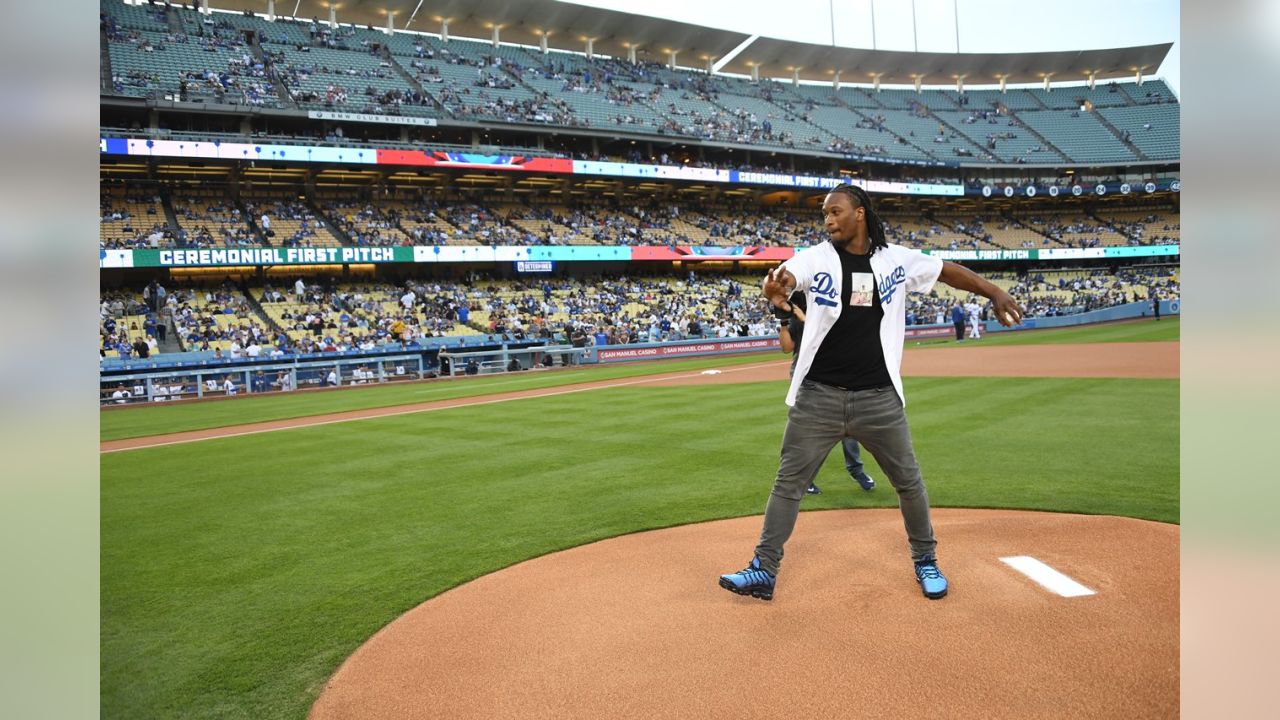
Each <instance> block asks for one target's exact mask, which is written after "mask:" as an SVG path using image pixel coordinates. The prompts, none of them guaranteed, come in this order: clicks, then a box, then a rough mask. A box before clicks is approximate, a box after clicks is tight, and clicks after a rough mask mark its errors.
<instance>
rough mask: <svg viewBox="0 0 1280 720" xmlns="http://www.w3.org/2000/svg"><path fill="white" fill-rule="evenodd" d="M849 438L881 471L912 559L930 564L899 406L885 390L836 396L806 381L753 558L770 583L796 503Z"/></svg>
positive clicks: (917, 478) (790, 417)
mask: <svg viewBox="0 0 1280 720" xmlns="http://www.w3.org/2000/svg"><path fill="white" fill-rule="evenodd" d="M847 437H852V438H856V439H857V440H858V442H860V443H862V446H863V447H864V448H866V449H867V450H868V451H869V452H870V453H871V455H872V457H874V458H875V459H876V462H877V463H879V464H880V469H882V470H884V472H885V475H887V476H888V477H889V482H890V483H892V484H893V489H894V490H896V491H897V493H898V508H899V509H900V510H901V511H902V521H903V524H904V525H906V528H907V540H908V541H909V542H910V544H911V558H912V559H913V560H919V559H921V558H924V557H932V556H934V553H935V549H936V547H937V544H938V543H937V541H936V540H935V539H934V537H933V524H932V523H931V522H930V521H929V493H928V492H927V491H926V490H925V487H924V478H923V477H922V476H921V475H920V465H919V464H918V463H917V462H916V453H915V450H914V449H913V448H912V446H911V430H910V428H908V427H907V416H906V413H904V412H903V410H902V401H901V400H899V399H898V394H897V393H896V392H895V391H894V389H893V387H892V386H889V387H883V388H876V389H874V390H856V391H849V390H841V389H839V388H834V387H831V386H829V385H823V384H821V383H816V382H813V381H810V380H805V381H804V382H803V383H801V384H800V391H799V393H798V394H797V395H796V404H795V405H794V406H793V407H792V408H791V410H790V412H789V413H788V414H787V430H786V432H785V433H784V434H783V436H782V461H781V463H780V464H779V466H778V477H777V479H776V480H775V481H774V483H773V492H772V493H771V494H770V495H769V503H768V505H767V506H766V507H765V511H764V530H762V531H761V533H760V544H759V545H757V546H756V557H758V558H760V565H761V566H763V567H764V569H765V570H768V571H769V572H771V573H774V574H775V575H776V574H777V572H778V567H779V566H780V565H781V564H782V546H783V545H784V544H786V542H787V539H788V538H790V537H791V531H792V530H794V529H795V526H796V516H797V515H799V513H800V499H801V498H802V497H804V491H805V489H806V488H808V487H809V483H810V482H812V481H813V479H814V477H816V476H817V474H818V469H819V468H821V467H822V463H823V461H824V460H826V459H827V454H828V453H830V452H831V448H832V447H834V446H835V444H836V443H838V442H840V441H841V440H843V439H844V438H847Z"/></svg>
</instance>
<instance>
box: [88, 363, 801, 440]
mask: <svg viewBox="0 0 1280 720" xmlns="http://www.w3.org/2000/svg"><path fill="white" fill-rule="evenodd" d="M778 362H779V361H777V360H771V361H769V362H765V363H753V364H751V365H737V366H734V367H731V368H729V369H728V370H724V371H723V372H725V373H731V372H739V371H742V370H755V369H757V368H762V367H769V366H772V365H777V364H778ZM697 377H702V371H701V370H700V371H698V372H696V373H692V374H688V375H671V374H662V375H651V376H649V377H645V378H640V379H638V380H628V381H625V382H617V383H609V384H608V385H591V386H588V387H578V388H569V389H567V390H553V391H550V392H538V390H536V389H535V390H531V391H530V392H531V393H536V394H530V395H519V396H516V397H507V398H495V399H492V400H477V401H475V402H463V403H460V404H458V405H448V406H442V407H427V408H414V409H411V410H397V411H391V412H385V413H378V414H377V415H368V416H365V417H354V418H339V419H336V420H316V421H311V422H307V421H306V418H305V417H304V418H296V419H297V420H298V422H297V423H296V424H293V425H286V426H284V427H273V428H259V429H257V430H244V431H241V432H233V433H223V434H220V435H210V436H208V437H198V438H184V439H181V440H166V441H164V442H156V443H150V444H148V445H135V446H133V447H127V448H114V449H111V450H99V451H98V452H99V454H102V455H105V454H107V453H118V452H128V451H130V450H147V449H150V448H157V447H164V446H166V445H185V444H186V443H193V442H203V441H205V440H221V439H223V438H233V437H243V436H245V435H257V434H259V433H268V432H276V431H278V430H297V429H299V428H308V427H319V426H321V425H336V424H337V423H345V422H358V421H360V420H378V419H380V418H386V417H396V416H399V415H413V414H415V413H424V412H433V411H435V410H454V409H457V408H461V407H475V406H477V405H495V404H497V403H504V402H511V401H513V400H532V399H534V398H544V397H555V396H558V395H572V394H574V393H580V392H588V391H591V390H609V389H611V388H619V387H627V386H629V385H643V384H645V383H653V382H665V381H669V380H685V379H688V378H697ZM478 397H484V396H483V395H481V396H478ZM456 399H458V400H466V399H467V398H456ZM432 402H449V400H434V401H432ZM370 410H373V411H375V412H376V411H377V410H379V408H370ZM349 412H360V411H358V410H356V411H349ZM311 417H317V416H315V415H312V416H311ZM263 422H277V421H273V420H264V421H263ZM284 422H288V421H287V420H286V421H284ZM211 429H213V428H211ZM189 432H201V431H200V430H191V431H189Z"/></svg>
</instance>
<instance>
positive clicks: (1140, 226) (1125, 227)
mask: <svg viewBox="0 0 1280 720" xmlns="http://www.w3.org/2000/svg"><path fill="white" fill-rule="evenodd" d="M1095 214H1096V215H1097V217H1098V218H1099V219H1100V220H1102V221H1103V222H1105V223H1109V224H1111V225H1113V226H1115V227H1116V228H1117V229H1118V230H1120V231H1121V232H1122V233H1124V234H1126V235H1128V236H1131V237H1133V238H1135V239H1136V240H1137V241H1138V242H1139V243H1140V244H1142V245H1164V244H1173V245H1176V244H1178V243H1179V241H1180V239H1181V234H1182V232H1181V220H1180V216H1179V214H1178V212H1177V211H1176V210H1172V209H1167V208H1154V209H1150V210H1106V209H1100V210H1098V211H1097V212H1096V213H1095Z"/></svg>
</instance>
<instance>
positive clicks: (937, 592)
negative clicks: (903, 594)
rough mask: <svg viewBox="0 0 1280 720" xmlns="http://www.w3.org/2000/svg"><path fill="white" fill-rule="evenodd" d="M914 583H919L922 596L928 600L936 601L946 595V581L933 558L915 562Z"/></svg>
mask: <svg viewBox="0 0 1280 720" xmlns="http://www.w3.org/2000/svg"><path fill="white" fill-rule="evenodd" d="M916 582H918V583H920V589H921V590H922V591H924V596H925V597H927V598H929V599H930V600H936V599H938V598H940V597H943V596H945V595H946V594H947V579H946V578H945V577H943V575H942V571H941V570H939V569H938V561H937V560H935V559H934V558H931V557H927V558H922V559H920V560H917V561H916Z"/></svg>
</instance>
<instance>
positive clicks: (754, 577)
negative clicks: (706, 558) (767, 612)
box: [720, 558, 777, 600]
mask: <svg viewBox="0 0 1280 720" xmlns="http://www.w3.org/2000/svg"><path fill="white" fill-rule="evenodd" d="M775 582H777V580H776V579H775V578H774V576H773V574H772V573H770V572H769V571H768V570H764V569H763V568H761V567H760V558H751V564H750V565H748V566H746V567H745V568H743V569H741V570H739V571H738V572H736V573H733V574H731V575H721V576H720V587H722V588H724V589H725V590H728V591H729V592H735V593H737V594H739V595H750V596H751V597H754V598H760V599H761V600H772V599H773V585H774V583H775Z"/></svg>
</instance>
